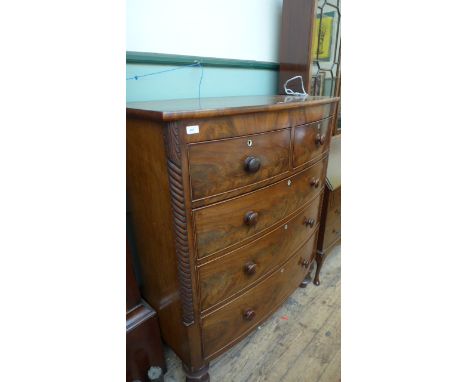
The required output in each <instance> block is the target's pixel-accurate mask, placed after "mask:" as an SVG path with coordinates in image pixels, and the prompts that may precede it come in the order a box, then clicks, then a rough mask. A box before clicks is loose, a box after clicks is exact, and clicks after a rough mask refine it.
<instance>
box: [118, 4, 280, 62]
mask: <svg viewBox="0 0 468 382" xmlns="http://www.w3.org/2000/svg"><path fill="white" fill-rule="evenodd" d="M282 4H283V1H282V0H127V51H136V52H152V53H170V54H184V55H191V56H192V55H193V56H205V57H219V58H237V59H245V60H257V61H271V62H278V57H279V40H280V33H281V11H282Z"/></svg>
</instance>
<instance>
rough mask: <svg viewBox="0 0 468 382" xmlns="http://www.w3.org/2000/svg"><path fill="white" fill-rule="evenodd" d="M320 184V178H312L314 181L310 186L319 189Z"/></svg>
mask: <svg viewBox="0 0 468 382" xmlns="http://www.w3.org/2000/svg"><path fill="white" fill-rule="evenodd" d="M319 184H320V179H318V178H312V180H311V181H310V185H311V186H312V187H315V188H318V186H319Z"/></svg>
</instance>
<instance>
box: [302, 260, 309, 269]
mask: <svg viewBox="0 0 468 382" xmlns="http://www.w3.org/2000/svg"><path fill="white" fill-rule="evenodd" d="M301 265H302V266H303V267H305V268H307V267H308V266H309V260H302V263H301Z"/></svg>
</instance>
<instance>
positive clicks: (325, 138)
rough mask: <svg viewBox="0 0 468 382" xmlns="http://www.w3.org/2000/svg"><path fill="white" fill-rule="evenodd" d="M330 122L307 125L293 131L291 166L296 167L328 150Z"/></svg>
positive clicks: (327, 120)
mask: <svg viewBox="0 0 468 382" xmlns="http://www.w3.org/2000/svg"><path fill="white" fill-rule="evenodd" d="M330 120H331V118H328V119H325V120H323V121H320V122H313V123H308V124H306V125H302V126H298V127H296V128H295V129H294V153H293V166H294V167H298V166H301V165H303V164H305V163H307V162H311V161H313V160H314V159H316V158H318V157H320V155H322V154H323V153H324V151H326V150H328V146H329V140H330Z"/></svg>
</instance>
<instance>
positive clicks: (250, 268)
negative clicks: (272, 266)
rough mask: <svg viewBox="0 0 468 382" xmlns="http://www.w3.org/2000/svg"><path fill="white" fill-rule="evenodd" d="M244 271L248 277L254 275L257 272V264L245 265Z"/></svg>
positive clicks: (251, 262)
mask: <svg viewBox="0 0 468 382" xmlns="http://www.w3.org/2000/svg"><path fill="white" fill-rule="evenodd" d="M244 271H245V273H247V274H248V275H254V274H255V272H256V271H257V264H255V263H254V262H253V261H249V262H248V263H247V264H245V265H244Z"/></svg>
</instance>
